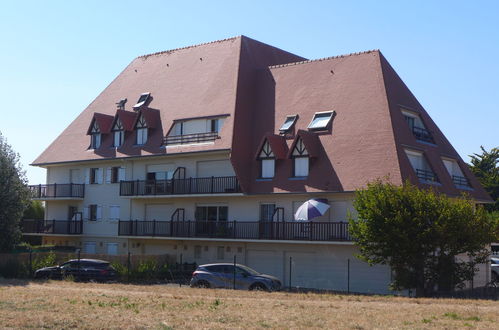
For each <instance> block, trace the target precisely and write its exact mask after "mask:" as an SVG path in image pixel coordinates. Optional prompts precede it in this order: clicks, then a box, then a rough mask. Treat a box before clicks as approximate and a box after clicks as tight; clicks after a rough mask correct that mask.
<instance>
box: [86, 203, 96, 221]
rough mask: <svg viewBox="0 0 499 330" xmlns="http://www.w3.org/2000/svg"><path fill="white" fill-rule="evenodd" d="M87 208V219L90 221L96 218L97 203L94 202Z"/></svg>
mask: <svg viewBox="0 0 499 330" xmlns="http://www.w3.org/2000/svg"><path fill="white" fill-rule="evenodd" d="M88 209H89V217H88V220H90V221H95V220H97V209H98V207H97V205H96V204H92V205H89V206H88Z"/></svg>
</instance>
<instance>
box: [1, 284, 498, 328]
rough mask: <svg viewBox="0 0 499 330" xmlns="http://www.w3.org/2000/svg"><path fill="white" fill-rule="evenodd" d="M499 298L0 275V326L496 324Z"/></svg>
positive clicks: (393, 326) (388, 326)
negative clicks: (213, 287)
mask: <svg viewBox="0 0 499 330" xmlns="http://www.w3.org/2000/svg"><path fill="white" fill-rule="evenodd" d="M498 325H499V302H495V301H485V300H476V301H475V300H452V299H414V298H412V299H410V298H402V297H382V296H353V295H351V296H347V295H334V294H297V293H286V292H277V293H267V292H247V291H232V290H210V289H191V288H188V287H182V288H178V287H172V286H165V285H150V286H146V285H126V284H95V283H73V282H68V281H62V282H59V281H49V282H22V281H9V280H0V328H2V329H3V328H23V327H25V328H28V327H29V328H56V329H62V328H64V329H68V328H88V329H90V328H91V329H98V328H102V329H103V328H106V329H109V328H153V329H185V328H190V329H195V328H196V329H197V328H215V329H217V328H218V329H221V328H330V329H340V328H341V329H376V328H377V329H387V328H406V329H414V328H417V329H424V328H447V329H449V328H460V329H462V328H467V327H469V328H477V329H497V327H498Z"/></svg>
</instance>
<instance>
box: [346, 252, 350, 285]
mask: <svg viewBox="0 0 499 330" xmlns="http://www.w3.org/2000/svg"><path fill="white" fill-rule="evenodd" d="M347 293H350V258H348V259H347Z"/></svg>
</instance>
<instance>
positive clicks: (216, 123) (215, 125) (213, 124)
mask: <svg viewBox="0 0 499 330" xmlns="http://www.w3.org/2000/svg"><path fill="white" fill-rule="evenodd" d="M210 128H211V130H210V132H213V133H215V132H216V133H218V132H219V131H220V120H219V119H211V120H210Z"/></svg>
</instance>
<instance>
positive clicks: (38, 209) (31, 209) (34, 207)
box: [23, 201, 45, 220]
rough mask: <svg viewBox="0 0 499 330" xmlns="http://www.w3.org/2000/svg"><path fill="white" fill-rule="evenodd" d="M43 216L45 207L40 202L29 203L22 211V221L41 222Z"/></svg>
mask: <svg viewBox="0 0 499 330" xmlns="http://www.w3.org/2000/svg"><path fill="white" fill-rule="evenodd" d="M44 216H45V207H43V204H42V202H40V201H31V202H30V203H28V207H27V208H26V210H24V214H23V219H35V220H43V218H44Z"/></svg>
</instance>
